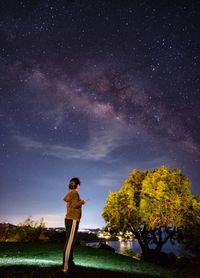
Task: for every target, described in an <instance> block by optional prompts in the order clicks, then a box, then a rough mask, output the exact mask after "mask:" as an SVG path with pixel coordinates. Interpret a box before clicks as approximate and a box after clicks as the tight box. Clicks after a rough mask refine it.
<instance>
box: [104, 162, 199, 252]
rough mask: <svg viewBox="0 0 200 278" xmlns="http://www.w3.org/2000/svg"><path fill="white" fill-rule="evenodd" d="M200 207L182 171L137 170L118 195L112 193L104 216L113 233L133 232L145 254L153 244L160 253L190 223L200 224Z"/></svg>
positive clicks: (166, 169)
mask: <svg viewBox="0 0 200 278" xmlns="http://www.w3.org/2000/svg"><path fill="white" fill-rule="evenodd" d="M199 207H200V202H199V199H198V198H197V197H195V196H194V195H193V194H192V192H191V181H190V179H189V178H187V177H186V176H184V175H183V173H182V171H181V170H178V169H173V170H170V169H169V168H168V167H167V166H161V167H159V168H157V169H155V170H153V171H144V172H141V171H139V170H134V171H133V172H132V173H131V174H130V175H129V177H128V178H127V179H126V180H125V181H124V184H123V185H122V186H121V188H120V190H119V191H118V192H112V191H110V194H109V196H108V199H107V202H106V204H105V207H104V209H103V214H102V215H103V218H104V219H105V221H106V223H107V227H108V228H109V229H110V231H111V232H115V233H117V232H122V233H125V232H127V231H131V232H132V233H133V235H134V236H135V237H136V238H137V239H138V242H139V244H140V245H141V248H142V251H143V253H145V252H148V250H150V247H149V244H151V243H154V244H155V245H156V250H157V251H158V252H160V251H161V249H162V246H163V244H165V243H166V242H167V240H168V239H172V238H174V237H175V236H176V235H177V234H178V232H179V231H180V230H182V229H184V227H186V226H187V225H188V223H189V222H190V221H191V222H192V223H193V222H194V221H197V222H199V223H200V219H198V217H199V215H198V212H199Z"/></svg>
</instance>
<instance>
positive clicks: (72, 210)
mask: <svg viewBox="0 0 200 278" xmlns="http://www.w3.org/2000/svg"><path fill="white" fill-rule="evenodd" d="M80 184H81V182H80V180H79V178H73V179H71V180H70V182H69V192H68V194H67V195H66V196H65V197H64V201H65V202H66V203H67V204H66V208H67V213H66V216H65V228H66V243H65V248H64V255H63V272H64V273H65V274H68V270H69V267H70V266H72V265H73V264H74V263H73V248H74V244H75V241H76V235H77V232H78V226H79V222H80V219H81V207H82V205H84V204H85V203H87V200H81V199H80V197H79V194H78V190H79V189H80Z"/></svg>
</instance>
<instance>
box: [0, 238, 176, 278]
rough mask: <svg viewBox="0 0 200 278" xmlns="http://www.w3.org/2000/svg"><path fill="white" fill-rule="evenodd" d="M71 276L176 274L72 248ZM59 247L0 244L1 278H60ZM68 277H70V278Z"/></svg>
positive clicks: (163, 277) (164, 277)
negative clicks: (72, 265) (73, 257)
mask: <svg viewBox="0 0 200 278" xmlns="http://www.w3.org/2000/svg"><path fill="white" fill-rule="evenodd" d="M74 255H75V264H76V267H75V268H74V270H73V273H72V275H74V276H72V277H75V278H78V277H81V278H84V277H95V278H98V277H104V278H106V277H109V278H112V277H113V278H114V277H115V278H118V277H120V278H126V277H135V278H142V277H146V278H152V277H160V278H168V277H169V278H173V277H176V278H177V277H178V275H177V273H176V272H174V271H172V270H168V269H166V268H162V267H160V266H157V265H154V264H150V263H147V262H143V261H139V260H136V259H133V258H130V257H127V256H123V255H119V254H116V253H112V252H110V251H107V250H101V249H94V248H91V247H85V246H84V247H83V246H76V247H75V254H74ZM62 256H63V245H61V244H50V243H40V244H35V243H0V276H1V277H7V278H10V277H63V276H62V275H63V274H62V273H61V271H60V270H61V268H62ZM70 277H71V276H70Z"/></svg>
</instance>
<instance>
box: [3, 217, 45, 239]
mask: <svg viewBox="0 0 200 278" xmlns="http://www.w3.org/2000/svg"><path fill="white" fill-rule="evenodd" d="M44 231H45V223H44V220H43V218H42V219H40V220H37V221H34V220H32V219H31V218H27V219H26V220H25V221H24V222H23V223H20V224H19V225H17V226H15V225H11V224H6V223H5V224H1V225H0V241H1V242H4V241H10V242H12V241H13V242H17V241H20V242H35V241H38V240H40V239H41V237H42V236H43V239H44V234H43V233H44Z"/></svg>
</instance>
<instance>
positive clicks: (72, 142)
mask: <svg viewBox="0 0 200 278" xmlns="http://www.w3.org/2000/svg"><path fill="white" fill-rule="evenodd" d="M199 22H200V2H199V1H165V0H164V1H134V0H133V1H128V0H121V1H117V0H116V1H114V0H113V1H111V0H107V1H106V0H104V1H97V0H95V1H92V0H82V1H75V0H74V1H58V0H57V1H28V0H27V1H25V0H24V1H23V0H22V1H1V2H0V103H1V108H0V125H1V127H0V169H1V170H0V172H1V174H0V188H1V189H0V221H1V222H5V221H8V222H10V223H14V224H18V223H19V222H23V221H24V220H25V219H26V218H27V217H29V216H30V217H32V218H33V219H36V220H37V219H40V218H41V217H44V220H45V222H46V225H47V226H50V227H55V226H61V227H64V215H65V202H64V201H63V197H64V195H65V194H66V192H67V188H68V181H69V179H70V178H72V177H74V176H78V177H79V178H80V179H81V181H82V184H81V189H80V191H79V193H80V196H81V198H83V199H89V202H88V204H86V205H85V206H84V207H83V218H82V220H81V225H80V227H82V228H94V227H102V226H104V224H105V223H104V220H103V219H102V217H101V214H102V209H103V207H104V204H105V202H106V199H107V196H108V194H109V190H110V189H112V190H114V191H118V190H119V188H120V186H121V185H122V183H123V181H124V180H125V179H126V178H127V177H128V175H129V174H130V173H131V171H132V170H133V169H135V168H137V169H140V170H142V171H143V170H145V169H149V170H152V169H154V168H156V167H158V166H161V165H164V164H167V165H168V166H169V167H170V168H171V169H173V168H179V169H182V170H183V173H184V174H185V175H186V176H188V177H189V178H190V179H191V180H192V188H191V190H192V192H193V193H194V194H200V184H199V180H200V167H199V166H200V124H199V122H200V112H199V111H200V92H199V91H200V90H199V81H200V80H199V73H200V66H199V58H200V57H199V49H200V40H199V37H200V36H199V35H200V34H199Z"/></svg>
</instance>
